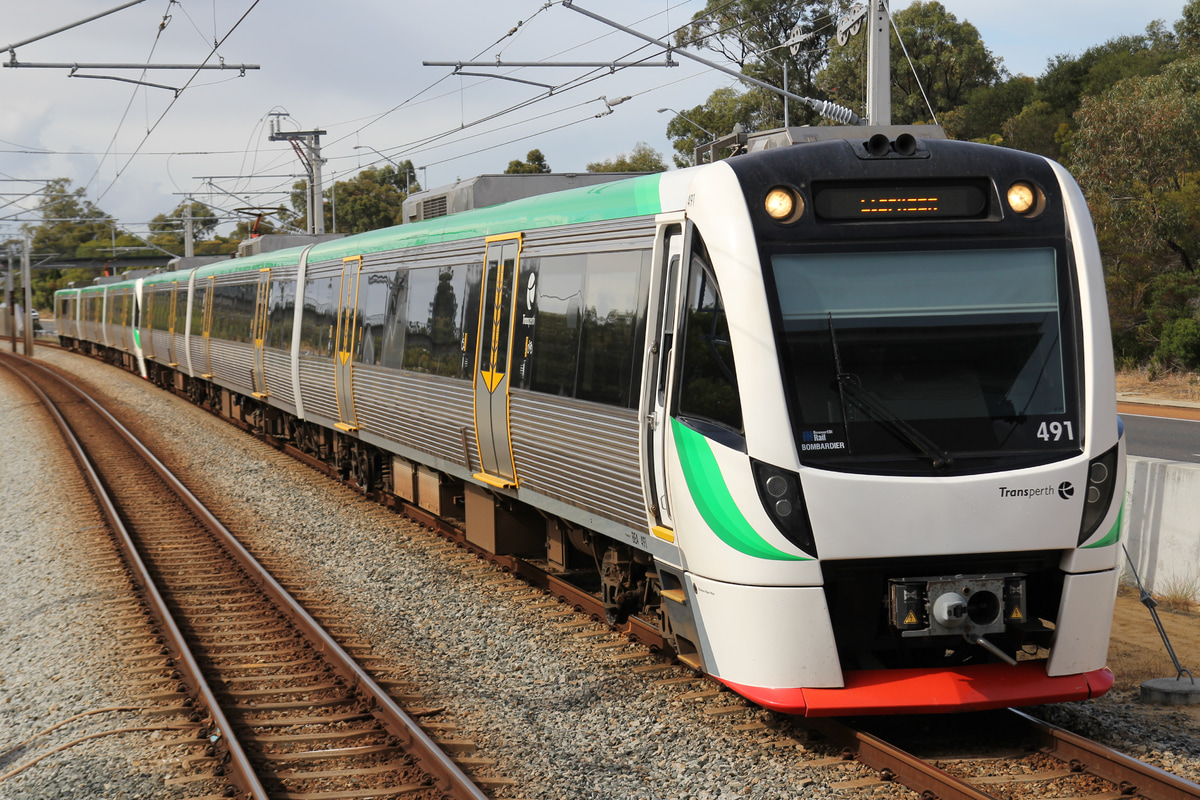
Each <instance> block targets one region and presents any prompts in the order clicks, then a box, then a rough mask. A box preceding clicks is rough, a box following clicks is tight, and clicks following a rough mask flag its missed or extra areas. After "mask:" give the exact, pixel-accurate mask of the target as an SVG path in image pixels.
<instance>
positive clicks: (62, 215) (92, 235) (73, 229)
mask: <svg viewBox="0 0 1200 800" xmlns="http://www.w3.org/2000/svg"><path fill="white" fill-rule="evenodd" d="M86 194H87V192H86V190H85V189H84V188H83V187H82V186H81V187H79V188H78V189H71V180H70V179H69V178H55V179H54V180H52V181H50V183H48V184H47V185H46V189H45V191H43V192H42V197H41V200H40V201H39V202H38V209H37V210H38V214H39V215H41V218H42V222H41V224H40V225H38V226H36V227H35V228H33V230H32V233H33V237H32V238H33V250H34V252H36V253H44V254H47V255H49V254H54V255H57V256H59V257H61V258H74V257H75V251H76V250H78V249H79V246H80V245H82V244H83V243H84V242H90V241H94V240H97V239H109V238H110V234H111V230H112V221H113V220H112V217H110V216H109V215H108V214H105V213H104V212H103V211H101V210H100V208H99V207H97V206H96V205H95V204H93V203H92V202H91V201H90V200H88V199H87V197H86Z"/></svg>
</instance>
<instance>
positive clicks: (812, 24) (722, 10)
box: [675, 0, 838, 133]
mask: <svg viewBox="0 0 1200 800" xmlns="http://www.w3.org/2000/svg"><path fill="white" fill-rule="evenodd" d="M837 6H838V3H837V2H831V1H830V0H793V1H792V2H779V1H778V0H733V2H729V0H708V4H707V5H706V6H705V8H704V9H703V10H701V11H699V12H697V13H696V15H695V16H694V17H693V18H692V21H691V23H690V24H689V25H687V26H685V27H684V28H681V29H680V30H679V32H678V33H677V34H676V37H675V42H676V44H677V45H679V46H680V47H686V48H690V49H696V48H702V49H707V50H711V51H713V52H715V53H717V54H719V55H721V56H723V57H724V58H725V59H727V60H728V61H731V62H733V63H734V64H735V65H737V67H739V68H740V69H741V71H742V72H743V73H744V74H745V75H748V76H750V77H752V78H755V79H757V80H760V81H764V82H765V83H769V84H770V85H772V86H777V87H779V88H783V85H784V65H785V64H786V65H787V86H788V89H789V91H791V92H792V93H794V94H798V95H800V96H802V97H812V96H814V95H815V94H816V92H817V84H816V78H817V73H818V72H820V70H821V68H822V66H823V65H824V63H825V54H826V52H827V51H828V49H829V45H830V40H831V38H832V37H833V35H834V31H835V28H836V10H837ZM789 41H797V45H796V52H795V53H793V52H792V47H791V46H784V45H785V43H786V42H789ZM747 93H748V94H750V95H752V96H753V102H754V103H755V104H757V105H758V106H759V108H758V111H759V113H761V114H762V115H763V117H765V118H766V119H768V120H773V121H774V125H773V126H772V127H776V126H779V125H785V126H786V125H809V124H814V123H816V122H818V121H819V120H818V117H817V116H816V114H815V112H813V111H812V110H811V109H810V108H809V107H808V106H806V105H804V104H802V103H798V102H794V101H793V102H791V103H790V104H789V106H790V107H789V109H788V113H789V115H790V117H791V119H789V120H784V119H783V99H782V97H781V96H780V95H778V94H776V93H774V92H769V91H766V90H764V89H760V88H754V89H749V90H747ZM689 116H690V115H689ZM717 132H718V133H722V131H717ZM723 133H728V130H725V131H723Z"/></svg>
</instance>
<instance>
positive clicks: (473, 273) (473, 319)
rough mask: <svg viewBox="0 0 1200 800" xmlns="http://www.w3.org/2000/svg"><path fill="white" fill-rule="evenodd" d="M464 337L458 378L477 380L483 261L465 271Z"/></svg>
mask: <svg viewBox="0 0 1200 800" xmlns="http://www.w3.org/2000/svg"><path fill="white" fill-rule="evenodd" d="M464 273H465V274H464V276H463V277H464V282H463V293H462V297H463V298H464V300H463V304H462V305H463V313H462V323H461V324H462V335H461V342H460V344H459V347H460V355H461V357H462V360H461V369H460V370H459V373H458V377H460V378H464V379H466V380H469V381H473V380H475V344H476V342H477V341H478V337H479V303H480V300H481V299H482V298H483V259H480V260H479V261H476V262H473V263H471V264H468V265H467V266H466V267H465V269H464Z"/></svg>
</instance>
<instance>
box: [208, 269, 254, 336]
mask: <svg viewBox="0 0 1200 800" xmlns="http://www.w3.org/2000/svg"><path fill="white" fill-rule="evenodd" d="M255 277H256V278H257V276H255ZM257 299H258V284H257V283H235V284H225V285H223V286H216V287H214V289H213V317H212V318H213V322H212V330H211V331H210V332H209V336H210V337H211V338H213V339H225V340H227V341H230V342H253V341H254V339H253V335H252V331H253V328H254V305H255V303H256V301H257Z"/></svg>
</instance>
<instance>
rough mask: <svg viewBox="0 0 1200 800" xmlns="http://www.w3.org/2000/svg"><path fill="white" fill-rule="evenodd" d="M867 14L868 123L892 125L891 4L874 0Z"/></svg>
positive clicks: (885, 0)
mask: <svg viewBox="0 0 1200 800" xmlns="http://www.w3.org/2000/svg"><path fill="white" fill-rule="evenodd" d="M870 3H871V10H870V12H869V13H868V14H867V19H866V21H867V121H868V124H871V125H891V124H892V69H891V41H892V35H891V34H892V22H891V19H890V16H889V13H888V0H870Z"/></svg>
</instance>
